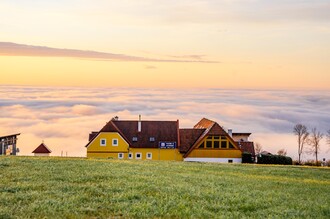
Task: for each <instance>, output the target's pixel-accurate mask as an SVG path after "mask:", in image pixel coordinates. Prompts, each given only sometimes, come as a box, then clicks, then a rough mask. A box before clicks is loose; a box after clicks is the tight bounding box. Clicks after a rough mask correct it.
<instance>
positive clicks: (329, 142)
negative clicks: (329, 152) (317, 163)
mask: <svg viewBox="0 0 330 219" xmlns="http://www.w3.org/2000/svg"><path fill="white" fill-rule="evenodd" d="M327 144H328V145H329V146H330V129H329V130H328V132H327Z"/></svg>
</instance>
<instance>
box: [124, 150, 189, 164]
mask: <svg viewBox="0 0 330 219" xmlns="http://www.w3.org/2000/svg"><path fill="white" fill-rule="evenodd" d="M129 152H130V153H133V159H136V158H135V154H136V153H141V154H142V160H148V159H147V153H152V160H177V161H182V160H183V157H182V154H181V153H180V152H179V150H178V149H158V148H150V149H149V148H130V150H129Z"/></svg>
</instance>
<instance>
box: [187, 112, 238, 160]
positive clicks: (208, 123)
mask: <svg viewBox="0 0 330 219" xmlns="http://www.w3.org/2000/svg"><path fill="white" fill-rule="evenodd" d="M194 128H195V129H201V128H204V129H205V131H204V133H203V134H202V135H200V137H199V138H198V140H197V141H196V142H195V143H194V144H193V145H192V146H191V147H190V149H189V150H188V151H187V152H186V153H185V154H184V156H183V157H187V156H188V155H189V154H190V153H191V151H192V150H194V148H195V147H196V146H197V145H199V144H200V143H201V142H202V141H203V140H204V138H205V137H206V136H208V135H221V136H226V137H227V138H228V139H230V141H231V142H232V143H233V144H234V147H235V148H237V149H240V148H239V147H238V145H237V142H235V141H234V140H233V138H232V137H230V136H229V135H228V133H227V132H226V131H225V130H224V129H223V128H222V127H221V126H220V125H219V124H218V123H216V122H214V121H212V120H209V119H206V118H203V119H202V120H201V121H199V122H198V123H197V124H196V125H195V126H194Z"/></svg>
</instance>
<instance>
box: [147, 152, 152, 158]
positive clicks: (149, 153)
mask: <svg viewBox="0 0 330 219" xmlns="http://www.w3.org/2000/svg"><path fill="white" fill-rule="evenodd" d="M149 155H150V157H149ZM147 159H148V160H152V153H151V152H148V153H147Z"/></svg>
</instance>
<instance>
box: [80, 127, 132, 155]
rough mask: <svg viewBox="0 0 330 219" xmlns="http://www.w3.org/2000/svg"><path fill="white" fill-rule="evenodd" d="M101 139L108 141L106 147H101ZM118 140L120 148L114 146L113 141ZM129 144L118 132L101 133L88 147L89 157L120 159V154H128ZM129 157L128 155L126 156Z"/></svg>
mask: <svg viewBox="0 0 330 219" xmlns="http://www.w3.org/2000/svg"><path fill="white" fill-rule="evenodd" d="M101 139H106V146H101V144H100V141H101ZM113 139H118V146H113V145H112V140H113ZM128 148H129V145H128V143H127V142H126V141H125V140H124V139H123V138H122V137H121V136H120V135H119V134H118V133H117V132H103V133H100V134H99V135H98V136H97V137H96V138H95V139H94V140H93V141H92V142H91V143H90V144H89V146H88V147H87V157H99V158H109V157H113V158H118V153H124V156H125V153H126V154H127V152H128ZM126 156H127V155H126Z"/></svg>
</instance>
